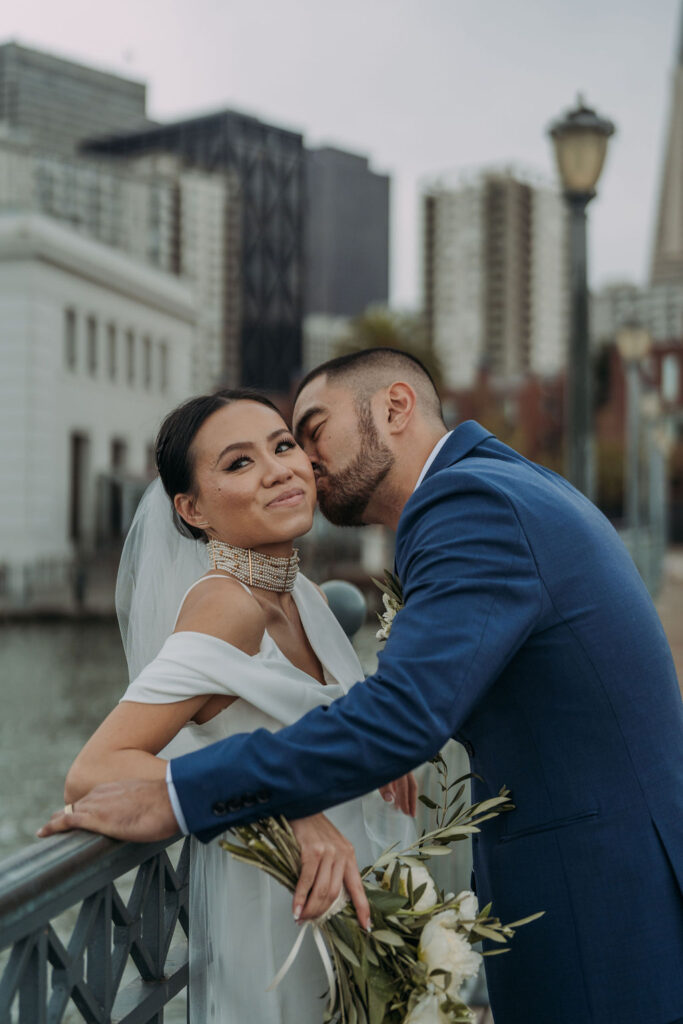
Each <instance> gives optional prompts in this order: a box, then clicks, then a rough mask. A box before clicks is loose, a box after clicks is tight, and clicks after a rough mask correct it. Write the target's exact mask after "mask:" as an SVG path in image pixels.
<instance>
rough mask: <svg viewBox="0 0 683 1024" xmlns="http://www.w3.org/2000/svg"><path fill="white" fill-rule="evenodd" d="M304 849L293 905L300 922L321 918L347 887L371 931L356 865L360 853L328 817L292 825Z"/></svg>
mask: <svg viewBox="0 0 683 1024" xmlns="http://www.w3.org/2000/svg"><path fill="white" fill-rule="evenodd" d="M290 824H291V826H292V830H293V832H294V835H295V836H296V838H297V842H298V843H299V847H300V848H301V874H300V876H299V884H298V885H297V887H296V891H295V893H294V899H293V901H292V912H293V914H294V917H295V918H296V920H297V921H307V920H310V919H311V918H315V917H320V915H321V914H324V913H325V911H326V910H328V909H329V907H331V906H332V904H333V903H334V901H335V900H336V898H337V896H338V895H339V893H340V892H341V889H342V886H345V887H346V891H347V892H348V894H349V899H350V900H351V902H352V903H353V905H354V907H355V909H356V916H357V917H358V920H359V922H360V924H361V925H362V927H363V928H365V929H369V928H370V906H369V904H368V901H367V897H366V895H365V890H364V889H363V883H362V881H361V877H360V872H359V870H358V865H357V863H356V851H355V850H354V848H353V846H352V845H351V843H350V842H349V841H348V839H345V838H344V836H343V835H342V834H341V832H339V831H338V829H336V828H335V827H334V825H333V824H332V822H331V821H329V820H328V819H327V818H326V817H325V815H324V814H313V815H311V817H310V818H299V819H298V820H297V821H292V822H290Z"/></svg>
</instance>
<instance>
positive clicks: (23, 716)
mask: <svg viewBox="0 0 683 1024" xmlns="http://www.w3.org/2000/svg"><path fill="white" fill-rule="evenodd" d="M126 682H127V673H126V664H125V658H124V656H123V649H122V647H121V640H120V637H119V632H118V627H117V626H116V625H115V624H114V623H110V624H108V623H104V624H103V623H84V624H77V623H68V624H61V623H60V624H51V623H50V624H40V625H33V624H32V625H17V626H14V625H12V626H2V627H0V695H1V699H2V715H0V807H1V808H2V814H1V815H0V857H3V856H5V855H6V854H8V853H12V852H13V851H15V850H16V849H18V848H19V847H21V846H23V845H25V844H26V843H28V842H32V841H33V839H34V838H35V831H36V829H37V828H38V827H39V825H41V824H42V823H43V822H44V821H46V820H47V818H49V816H50V814H51V813H52V811H53V810H55V809H56V808H58V807H60V806H61V804H62V803H63V786H64V776H65V774H66V771H67V769H68V768H69V766H70V764H71V762H72V761H73V759H74V757H75V755H76V754H77V753H78V751H79V749H80V748H81V746H82V745H83V743H84V741H85V740H86V739H87V738H88V736H89V735H90V734H91V732H92V731H93V730H94V729H95V727H96V726H97V725H98V723H99V722H100V721H101V720H102V718H103V717H104V716H105V715H106V714H107V712H108V711H110V710H111V708H112V707H113V706H114V705H115V704H116V702H117V701H118V699H119V697H120V696H121V694H122V693H123V691H124V689H125V687H126Z"/></svg>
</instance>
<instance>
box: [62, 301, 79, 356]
mask: <svg viewBox="0 0 683 1024" xmlns="http://www.w3.org/2000/svg"><path fill="white" fill-rule="evenodd" d="M76 364H77V350H76V310H75V309H65V366H66V367H67V370H76Z"/></svg>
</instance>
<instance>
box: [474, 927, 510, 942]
mask: <svg viewBox="0 0 683 1024" xmlns="http://www.w3.org/2000/svg"><path fill="white" fill-rule="evenodd" d="M472 931H473V932H476V933H477V935H481V936H482V937H483V938H485V939H490V940H491V942H507V939H506V938H505V936H504V935H501V934H500V932H496V931H494V930H493V928H487V927H486V925H485V924H473V925H472Z"/></svg>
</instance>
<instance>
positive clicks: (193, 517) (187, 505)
mask: <svg viewBox="0 0 683 1024" xmlns="http://www.w3.org/2000/svg"><path fill="white" fill-rule="evenodd" d="M173 507H174V508H175V510H176V512H177V513H178V515H179V516H180V518H181V519H183V520H184V521H185V522H186V523H189V525H190V526H194V527H195V528H196V529H197V530H203V529H204V528H205V527H206V526H208V525H209V524H208V523H207V521H206V520H205V519H204V516H203V514H202V513H201V512H200V511H199V509H198V508H197V501H196V499H195V498H194V497H193V496H192V495H191V494H176V496H175V498H174V499H173Z"/></svg>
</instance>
